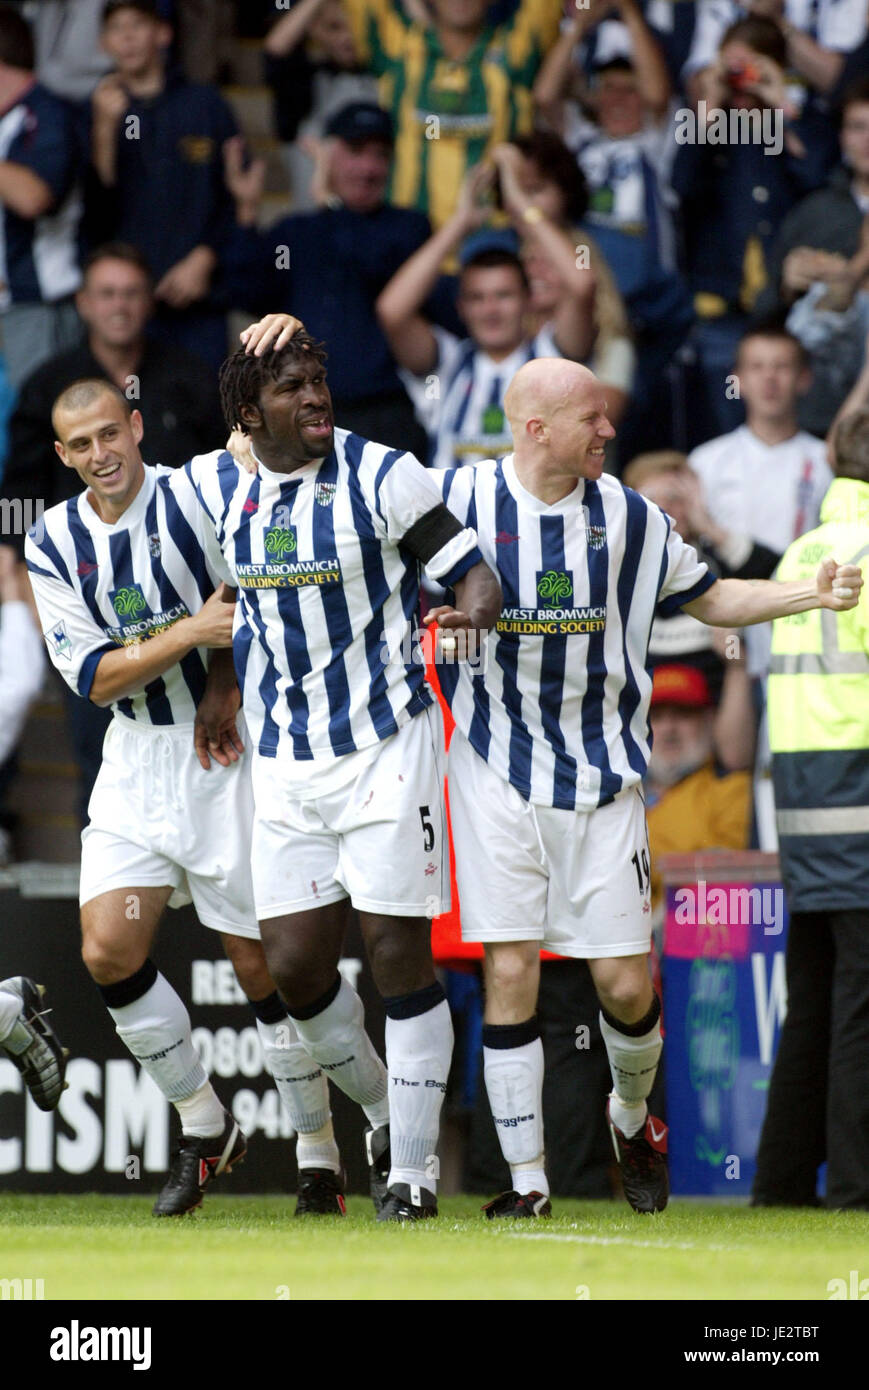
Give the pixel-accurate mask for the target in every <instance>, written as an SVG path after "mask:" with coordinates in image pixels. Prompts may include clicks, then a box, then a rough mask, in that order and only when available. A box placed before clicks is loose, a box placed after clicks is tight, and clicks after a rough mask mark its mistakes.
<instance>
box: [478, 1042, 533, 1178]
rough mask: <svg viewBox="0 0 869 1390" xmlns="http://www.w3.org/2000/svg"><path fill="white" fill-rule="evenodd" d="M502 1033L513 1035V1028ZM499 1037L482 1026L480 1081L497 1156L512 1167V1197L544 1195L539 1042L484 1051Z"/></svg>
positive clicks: (491, 1048) (489, 1048) (490, 1048)
mask: <svg viewBox="0 0 869 1390" xmlns="http://www.w3.org/2000/svg"><path fill="white" fill-rule="evenodd" d="M533 1026H535V1027H536V1023H535V1024H534V1025H533ZM504 1028H505V1030H506V1029H510V1030H511V1031H513V1028H512V1025H509V1024H508V1025H504ZM516 1028H517V1029H523V1028H526V1025H525V1024H518V1025H516ZM498 1032H499V1028H498V1026H497V1025H495V1026H493V1025H492V1024H484V1026H483V1039H484V1047H483V1076H484V1079H485V1082H486V1092H487V1094H488V1097H489V1106H490V1107H491V1111H492V1118H493V1119H494V1121H495V1130H496V1132H497V1135H498V1142H499V1143H500V1145H501V1152H502V1154H503V1155H504V1158H505V1159H506V1160H507V1163H508V1164H509V1165H510V1176H511V1179H512V1182H513V1190H514V1192H542V1193H544V1194H545V1195H546V1196H548V1195H549V1184H548V1182H547V1180H546V1174H545V1172H544V1168H543V1042H542V1040H541V1038H540V1037H539V1036H538V1037H536V1038H534V1039H533V1041H531V1042H526V1043H524V1044H522V1045H520V1046H519V1047H487V1046H485V1042H486V1040H487V1038H488V1039H489V1040H492V1039H493V1038H495V1037H497V1036H498Z"/></svg>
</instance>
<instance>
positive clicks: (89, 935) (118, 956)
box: [81, 931, 145, 985]
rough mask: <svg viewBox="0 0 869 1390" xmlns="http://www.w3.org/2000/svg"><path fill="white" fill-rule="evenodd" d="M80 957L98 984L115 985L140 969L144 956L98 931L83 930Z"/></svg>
mask: <svg viewBox="0 0 869 1390" xmlns="http://www.w3.org/2000/svg"><path fill="white" fill-rule="evenodd" d="M81 958H82V960H83V961H84V965H85V969H86V970H87V972H88V974H89V975H90V977H91V979H92V980H95V981H96V983H97V984H98V985H116V984H117V983H118V981H119V980H126V979H129V977H130V976H131V975H135V973H136V971H137V970H139V969H141V967H142V966H143V965H144V963H145V957H144V956H143V955H141V953H140V952H131V950H130V948H129V946H127V945H125V944H124V943H122V942H119V941H116V940H113V939H112V937H111V936H110V935H109V934H107V933H105V932H100V931H83V932H82V942H81Z"/></svg>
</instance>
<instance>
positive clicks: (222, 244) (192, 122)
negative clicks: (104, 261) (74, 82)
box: [92, 0, 237, 369]
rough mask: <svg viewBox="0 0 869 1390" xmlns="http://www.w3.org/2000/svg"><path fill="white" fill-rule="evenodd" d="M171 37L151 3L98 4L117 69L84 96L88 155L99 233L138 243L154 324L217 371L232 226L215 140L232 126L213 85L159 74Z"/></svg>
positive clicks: (222, 140) (223, 344)
mask: <svg viewBox="0 0 869 1390" xmlns="http://www.w3.org/2000/svg"><path fill="white" fill-rule="evenodd" d="M171 33H172V31H171V29H170V27H169V26H168V25H167V24H165V23H164V22H163V21H162V20H161V19H160V18H159V15H158V13H157V9H156V5H155V3H154V0H107V3H106V6H105V9H104V12H103V45H104V47H105V49H106V51H107V52H108V53H109V55H110V56H111V58H112V59H113V61H114V63H115V69H116V70H115V71H114V72H112V73H110V74H109V76H108V77H105V78H103V80H102V82H100V84H99V86H98V87H97V88H96V90H95V92H94V95H93V132H92V158H93V165H94V169H95V171H96V174H97V176H98V179H99V183H100V185H101V188H102V190H103V194H104V197H103V199H102V200H101V202H102V204H103V206H102V207H101V208H100V215H101V217H102V218H104V221H103V222H102V226H103V234H104V235H105V234H106V233H108V234H109V235H111V236H113V237H117V238H118V239H120V240H123V241H129V242H132V243H133V245H135V246H138V247H139V248H140V249H141V250H142V252H143V253H144V255H145V257H146V258H147V261H148V263H149V265H150V266H151V268H152V270H153V272H154V275H155V277H156V282H157V283H156V288H155V291H154V293H155V296H156V299H157V302H158V306H159V307H158V314H157V320H156V323H155V330H156V331H157V332H158V333H159V335H160V336H161V337H165V338H169V339H170V340H172V341H174V342H176V343H178V344H179V345H180V346H181V347H185V348H186V349H187V350H188V351H190V352H195V353H197V354H198V355H199V356H200V357H202V358H203V359H204V360H205V361H206V362H208V363H209V364H210V365H211V366H213V367H214V368H215V369H217V368H218V367H219V366H220V363H221V362H222V361H223V359H224V357H225V356H226V348H227V337H226V321H225V311H226V308H227V307H228V306H227V304H226V303H225V302H223V301H221V299H220V298H219V294H220V288H221V287H220V284H219V279H220V277H219V275H218V274H217V272H218V270H219V267H220V261H221V255H222V253H223V252H224V251H226V249H227V247H228V246H229V245H230V244H231V241H232V237H233V234H234V228H235V210H234V205H233V199H232V196H231V194H230V192H229V189H228V187H227V186H226V181H225V177H224V146H225V144H226V142H227V141H228V140H230V139H231V138H232V137H234V136H235V135H236V134H237V127H236V123H235V119H234V117H233V115H232V113H231V112H230V110H229V108H228V106H227V105H226V103H225V102H224V100H223V98H222V97H221V95H220V93H219V92H218V91H217V90H216V89H215V88H213V87H200V86H195V85H193V84H192V83H189V82H187V81H185V79H184V78H183V77H182V76H180V75H179V74H177V73H175V72H171V71H167V62H166V48H167V46H168V44H169V42H170V39H171ZM92 220H93V219H92Z"/></svg>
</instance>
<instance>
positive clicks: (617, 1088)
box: [600, 1001, 664, 1139]
mask: <svg viewBox="0 0 869 1390" xmlns="http://www.w3.org/2000/svg"><path fill="white" fill-rule="evenodd" d="M656 1002H657V1001H656ZM653 1007H654V1005H653ZM627 1026H628V1027H629V1026H630V1025H627ZM600 1031H601V1034H602V1036H603V1040H604V1043H605V1045H606V1051H607V1057H608V1058H609V1064H610V1071H611V1072H612V1078H613V1094H612V1096H611V1097H610V1119H611V1120H612V1122H613V1124H614V1125H615V1126H616V1128H617V1129H620V1130H621V1132H622V1134H623V1135H624V1136H625V1138H626V1139H630V1138H632V1136H633V1135H635V1134H637V1133H638V1131H639V1130H640V1129H641V1128H642V1126H643V1125H644V1124H645V1120H646V1115H647V1114H648V1107H647V1105H646V1096H647V1095H648V1094H649V1092H650V1091H651V1089H652V1086H653V1085H654V1081H655V1074H656V1072H657V1070H658V1061H659V1059H660V1056H661V1049H662V1047H663V1045H664V1043H663V1039H662V1037H661V1022H660V1013H659V1015H658V1017H656V1019H655V1022H654V1023H653V1024H652V1026H651V1028H650V1029H649V1030H648V1032H646V1033H642V1034H641V1035H640V1036H639V1037H630V1036H629V1035H628V1034H627V1033H623V1032H621V1030H620V1029H618V1028H614V1027H613V1026H612V1024H611V1023H608V1022H607V1020H606V1019H605V1018H604V1016H603V1014H602V1013H601V1015H600Z"/></svg>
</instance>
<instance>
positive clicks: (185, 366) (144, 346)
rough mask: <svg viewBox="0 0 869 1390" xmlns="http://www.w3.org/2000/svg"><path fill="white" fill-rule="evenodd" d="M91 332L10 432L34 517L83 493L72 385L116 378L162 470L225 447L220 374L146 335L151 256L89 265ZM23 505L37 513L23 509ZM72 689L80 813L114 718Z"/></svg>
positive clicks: (14, 472) (134, 254) (23, 497)
mask: <svg viewBox="0 0 869 1390" xmlns="http://www.w3.org/2000/svg"><path fill="white" fill-rule="evenodd" d="M76 302H77V305H78V309H79V313H80V314H81V318H82V321H83V323H84V325H85V328H86V330H87V337H86V340H85V342H84V343H83V344H82V346H81V347H79V348H75V349H73V350H72V351H69V352H64V353H60V354H59V355H58V356H57V357H52V358H50V359H49V361H48V362H44V363H43V364H42V366H40V367H38V368H37V369H36V371H35V372H34V373H33V374H32V375H31V376H29V377H28V378H27V379H26V381H25V382H24V384H23V386H22V388H21V393H20V395H19V398H18V402H17V405H16V408H15V413H14V415H13V417H12V421H11V425H10V449H9V460H8V463H7V468H6V472H5V474H4V477H3V486H2V493H0V502H2V500H3V499H5V500H7V501H8V502H9V504H10V506H9V507H8V508H7V510H8V511H9V512H10V514H14V511H15V508H16V505H17V506H18V508H19V509H20V510H21V511H22V512H23V514H24V515H25V516H28V515H29V516H36V517H38V516H40V515H41V514H42V512H43V511H44V510H46V509H47V508H48V507H51V506H53V505H54V504H55V503H57V502H62V501H63V500H64V498H67V497H73V496H75V494H76V493H77V492H78V491H79V490H80V487H81V484H80V482H79V479H78V477H77V475H76V474H75V473H74V472H73V470H72V469H69V468H61V467H60V465H59V464H58V462H57V457H56V455H55V451H54V429H53V427H52V423H51V407H52V405H53V403H54V401H55V399H56V397H57V395H58V392H60V391H62V390H63V389H64V388H65V387H66V386H69V385H71V384H72V382H73V381H77V380H79V379H80V378H82V377H102V376H104V377H106V378H107V379H108V380H109V381H111V382H113V384H114V385H115V386H118V387H119V388H120V389H121V390H122V391H124V393H125V394H126V395H127V396H128V398H129V399H132V400H134V401H135V404H136V406H137V408H138V409H139V410H141V412H142V415H143V417H144V421H145V444H144V448H145V453H146V455H147V457H148V458H149V460H151V461H153V462H154V463H163V464H167V465H168V466H175V467H180V465H181V464H183V463H184V462H185V461H186V460H187V459H188V458H190V457H191V456H192V455H193V454H202V453H207V452H209V450H211V449H215V448H218V447H219V446H220V445H221V444H222V443H223V440H224V438H225V432H224V430H223V428H222V418H223V417H222V413H221V410H220V399H219V396H218V392H217V384H216V381H215V379H214V375H213V373H212V372H210V371H209V369H208V368H207V367H206V366H205V365H204V364H203V363H202V362H201V361H200V359H199V358H198V357H193V356H192V355H191V354H189V353H186V352H185V351H184V350H183V349H182V348H179V347H176V346H175V345H174V344H172V343H161V344H155V343H154V342H153V341H151V340H150V339H149V338H148V337H147V335H146V326H147V323H148V320H149V317H150V315H151V312H152V308H153V296H152V289H151V277H150V274H149V271H148V267H147V265H146V263H145V261H144V259H143V257H142V254H141V252H139V251H137V250H136V248H135V247H132V246H125V245H124V244H122V243H110V244H108V245H106V246H104V247H102V248H101V249H100V250H98V251H95V252H94V253H93V254H92V256H91V257H90V259H89V260H88V262H87V263H86V265H85V272H84V284H83V285H82V288H81V290H80V291H79V293H78V296H77V299H76ZM22 502H25V503H27V502H29V503H30V506H29V507H28V506H27V505H25V506H24V507H23V508H22V507H21V503H22ZM0 541H2V542H3V543H2V544H0V557H2V558H3V560H4V562H8V559H9V557H11V558H12V559H13V560H14V559H15V558H16V552H17V555H18V556H19V557H20V556H23V552H24V535H23V528H21V531H20V533H19V534H17V535H9V536H3V537H0ZM63 690H64V692H65V697H66V710H67V718H68V721H69V729H70V735H71V738H72V742H73V746H74V748H75V753H76V759H77V762H78V766H79V772H80V784H79V814H80V817H81V820H82V824H83V825H84V824H86V823H87V804H88V801H89V800H90V793H91V788H92V786H93V783H94V780H95V778H96V775H97V773H98V771H99V768H100V762H101V756H102V742H103V736H104V735H105V731H106V728H107V726H108V719H109V712H108V711H106V710H104V709H100V708H99V707H98V706H97V705H94V704H92V703H91V702H90V701H88V700H81V699H79V698H78V697H77V696H75V695H73V694H72V692H69V691H67V690H66V686H65V685H64V687H63Z"/></svg>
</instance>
